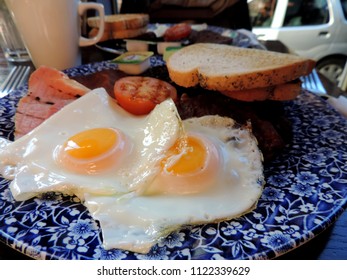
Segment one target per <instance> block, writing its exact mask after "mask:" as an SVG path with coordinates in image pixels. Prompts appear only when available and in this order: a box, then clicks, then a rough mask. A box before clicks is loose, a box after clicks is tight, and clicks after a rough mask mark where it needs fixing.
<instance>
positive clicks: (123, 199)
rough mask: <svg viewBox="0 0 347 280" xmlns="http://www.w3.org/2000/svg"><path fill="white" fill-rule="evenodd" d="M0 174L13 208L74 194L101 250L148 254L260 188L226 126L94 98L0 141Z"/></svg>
mask: <svg viewBox="0 0 347 280" xmlns="http://www.w3.org/2000/svg"><path fill="white" fill-rule="evenodd" d="M0 172H1V174H2V175H3V176H4V177H5V178H7V179H10V180H12V182H11V183H10V189H11V192H12V194H13V196H14V198H15V199H16V200H26V199H29V198H32V197H34V196H36V195H38V194H40V193H43V192H49V191H58V192H63V193H67V194H75V195H77V196H78V197H79V198H80V199H81V200H82V201H83V203H84V205H85V206H86V207H87V208H88V210H89V212H90V214H91V216H92V217H93V218H94V219H95V220H98V221H99V222H100V225H101V232H102V237H103V238H102V239H103V246H104V247H105V249H111V248H119V249H124V250H129V251H134V252H138V253H147V252H148V251H149V250H150V248H151V247H152V246H153V245H154V244H155V243H156V242H158V240H159V239H160V238H161V237H164V236H166V235H167V234H169V233H170V232H172V231H173V230H176V229H179V228H181V227H182V226H184V225H187V224H189V225H191V224H206V223H210V222H218V221H222V220H228V219H231V218H235V217H239V216H241V215H242V214H244V213H246V212H248V211H250V210H251V209H253V207H255V205H256V202H257V200H258V198H259V197H260V195H261V192H262V186H263V184H264V178H263V167H262V154H261V152H260V151H259V149H258V147H257V141H256V139H255V137H254V136H253V134H252V133H251V131H250V129H249V128H248V127H241V126H240V125H238V124H237V123H235V121H233V120H232V119H230V118H224V117H220V116H205V117H201V118H192V119H188V120H184V121H182V120H181V119H180V117H179V116H178V113H177V110H176V107H175V104H174V103H173V101H172V100H170V99H168V100H166V101H164V102H162V103H161V104H159V105H157V106H156V107H155V109H154V110H153V111H152V112H151V113H150V114H149V115H148V116H133V115H131V114H129V113H127V112H126V111H124V110H123V109H122V108H121V107H119V106H118V104H117V102H116V101H115V100H114V99H112V98H110V97H109V96H108V94H107V93H106V91H105V90H103V89H96V90H94V91H91V92H90V93H88V94H86V95H84V96H83V97H81V98H79V99H78V100H76V101H74V102H72V103H71V104H69V105H67V106H66V107H64V108H63V109H62V110H60V111H59V112H57V113H56V114H54V115H53V116H52V117H50V118H49V119H48V120H46V121H45V122H44V123H42V124H41V125H40V126H39V127H37V128H36V129H34V130H33V131H32V132H31V133H29V134H27V135H25V136H23V137H21V138H20V139H18V140H17V141H15V142H11V141H8V140H5V139H0Z"/></svg>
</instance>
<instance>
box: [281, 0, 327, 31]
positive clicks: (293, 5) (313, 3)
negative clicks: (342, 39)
mask: <svg viewBox="0 0 347 280" xmlns="http://www.w3.org/2000/svg"><path fill="white" fill-rule="evenodd" d="M328 21H329V9H328V3H327V0H290V1H289V2H288V7H287V11H286V16H285V18H284V22H283V26H305V25H319V24H324V23H327V22H328Z"/></svg>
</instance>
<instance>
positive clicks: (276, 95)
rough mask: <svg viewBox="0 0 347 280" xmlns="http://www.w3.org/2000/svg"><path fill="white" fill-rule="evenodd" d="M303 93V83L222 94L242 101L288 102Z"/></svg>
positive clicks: (224, 92)
mask: <svg viewBox="0 0 347 280" xmlns="http://www.w3.org/2000/svg"><path fill="white" fill-rule="evenodd" d="M300 92H301V82H299V81H298V82H295V83H287V84H281V85H277V86H270V87H267V88H255V89H246V90H240V91H222V92H221V93H222V94H224V95H226V96H229V97H231V98H233V99H236V100H240V101H247V102H253V101H264V100H277V101H288V100H292V99H294V98H296V97H297V96H298V95H299V94H300Z"/></svg>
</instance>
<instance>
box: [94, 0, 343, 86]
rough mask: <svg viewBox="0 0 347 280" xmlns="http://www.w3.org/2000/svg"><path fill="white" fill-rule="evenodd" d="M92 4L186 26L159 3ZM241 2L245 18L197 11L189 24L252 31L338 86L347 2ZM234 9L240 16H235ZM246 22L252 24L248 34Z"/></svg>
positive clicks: (107, 0) (119, 0)
mask: <svg viewBox="0 0 347 280" xmlns="http://www.w3.org/2000/svg"><path fill="white" fill-rule="evenodd" d="M221 1H223V0H221ZM94 2H100V3H103V4H104V5H105V9H106V12H107V13H108V14H113V13H131V12H147V13H149V14H150V17H151V21H152V22H175V21H176V22H177V21H180V20H187V18H182V12H177V13H179V14H180V16H181V18H179V17H178V16H176V15H175V12H176V10H175V8H174V7H173V6H172V5H171V6H170V5H164V4H160V5H159V6H160V9H161V10H160V11H159V9H158V8H157V7H158V4H156V3H158V2H160V1H157V0H96V1H94ZM163 2H164V1H163ZM171 2H172V1H171ZM239 2H240V3H242V4H238V5H239V6H240V5H243V3H245V5H248V11H247V12H248V15H247V14H245V12H244V8H242V11H241V12H240V8H239V7H237V5H233V6H231V7H230V8H229V9H228V10H227V11H223V13H221V14H218V15H212V12H210V14H209V13H208V12H206V13H205V14H204V15H205V18H201V17H199V13H198V12H197V10H191V13H190V15H191V19H190V20H191V21H192V22H203V21H205V22H207V23H210V24H211V23H212V24H215V25H219V26H223V27H229V28H240V27H245V28H247V29H250V28H251V29H252V31H253V33H255V34H256V35H257V37H258V39H259V40H280V41H281V42H282V43H284V44H285V45H286V46H287V47H288V48H289V49H290V50H291V51H292V52H295V53H297V54H299V55H302V56H306V57H309V58H312V59H314V60H316V61H317V70H318V71H319V72H320V73H322V74H324V75H325V76H326V77H327V78H328V79H329V80H331V81H333V82H334V83H335V84H336V85H341V77H342V74H343V70H344V68H345V65H346V61H347V0H247V1H246V0H244V1H242V0H240V1H239ZM246 2H247V4H246ZM153 6H156V8H153ZM235 9H236V10H238V11H237V12H233V10H235ZM165 15H166V16H167V18H165ZM198 17H199V18H198ZM235 18H237V19H235ZM235 22H236V24H235ZM248 22H250V24H251V27H250V28H249V27H248Z"/></svg>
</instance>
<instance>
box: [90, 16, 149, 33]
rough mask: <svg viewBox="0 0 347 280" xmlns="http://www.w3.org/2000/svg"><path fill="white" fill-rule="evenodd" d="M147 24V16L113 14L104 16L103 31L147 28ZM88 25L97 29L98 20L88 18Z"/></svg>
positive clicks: (97, 18) (96, 18)
mask: <svg viewBox="0 0 347 280" xmlns="http://www.w3.org/2000/svg"><path fill="white" fill-rule="evenodd" d="M148 22H149V16H148V14H114V15H107V16H105V30H113V31H118V30H127V29H138V28H142V27H145V26H147V24H148ZM88 25H89V27H92V28H99V26H100V18H99V17H90V18H88Z"/></svg>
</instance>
